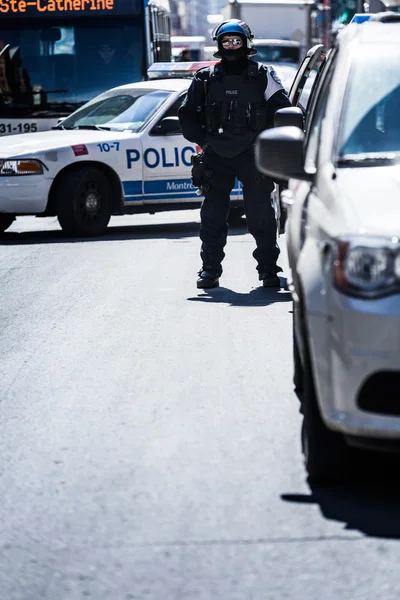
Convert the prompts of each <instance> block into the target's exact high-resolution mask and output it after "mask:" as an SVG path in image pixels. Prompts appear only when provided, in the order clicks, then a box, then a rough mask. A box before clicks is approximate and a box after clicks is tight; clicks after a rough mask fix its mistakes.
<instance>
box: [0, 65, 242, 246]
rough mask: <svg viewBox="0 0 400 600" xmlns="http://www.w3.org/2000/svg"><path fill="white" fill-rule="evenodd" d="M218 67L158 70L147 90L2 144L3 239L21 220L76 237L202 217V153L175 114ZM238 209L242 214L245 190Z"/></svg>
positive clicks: (112, 94)
mask: <svg viewBox="0 0 400 600" xmlns="http://www.w3.org/2000/svg"><path fill="white" fill-rule="evenodd" d="M208 64H212V63H204V62H201V63H198V62H197V63H194V62H193V63H166V64H163V63H156V64H155V65H153V66H152V67H151V68H150V70H149V76H150V78H151V79H150V80H149V81H141V82H138V83H133V84H129V85H124V86H120V87H117V88H113V89H111V90H108V91H107V92H105V93H103V94H101V95H99V96H97V97H96V98H94V99H92V100H91V101H90V102H88V103H87V104H85V105H84V106H83V107H81V108H80V109H79V110H77V111H75V112H74V113H73V114H71V115H70V116H69V117H67V118H66V119H64V120H63V121H62V122H61V123H60V124H59V125H58V126H57V127H56V128H55V130H51V131H46V132H40V133H29V134H22V135H15V136H9V137H3V138H1V139H0V232H4V231H5V230H6V229H7V228H8V227H9V226H10V225H11V223H12V222H13V220H14V219H15V217H18V216H20V215H36V216H42V217H47V216H57V217H58V220H59V222H60V225H61V227H62V229H63V230H64V231H65V233H67V234H68V235H72V236H97V235H101V234H103V233H104V232H105V230H106V228H107V225H108V222H109V220H110V217H111V215H120V214H134V213H144V212H146V213H155V212H158V211H165V210H180V209H188V208H198V207H199V206H200V203H201V199H202V198H201V197H200V196H199V195H198V190H197V188H195V187H193V185H192V183H191V179H190V173H191V157H192V155H193V154H194V153H196V152H198V151H199V147H196V145H195V144H192V143H190V142H187V141H186V140H185V139H184V138H183V136H182V134H181V131H180V126H179V120H178V117H177V111H178V108H179V106H180V105H181V103H182V101H183V99H184V97H185V94H186V91H187V89H188V87H189V85H190V82H191V78H192V76H193V74H194V72H195V71H197V70H198V69H199V68H201V67H203V66H206V65H208ZM231 200H232V208H233V209H234V208H235V207H236V208H238V210H239V211H242V194H241V189H240V187H239V184H238V183H237V184H236V185H235V188H234V189H233V191H232V196H231Z"/></svg>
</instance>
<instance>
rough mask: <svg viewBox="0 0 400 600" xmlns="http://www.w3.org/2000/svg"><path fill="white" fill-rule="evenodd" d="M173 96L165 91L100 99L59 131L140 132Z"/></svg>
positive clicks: (60, 126) (76, 112) (124, 93)
mask: <svg viewBox="0 0 400 600" xmlns="http://www.w3.org/2000/svg"><path fill="white" fill-rule="evenodd" d="M171 94H172V92H168V91H163V90H132V91H130V92H129V93H128V92H122V91H120V93H119V94H114V95H107V96H102V97H98V98H96V99H94V100H92V101H91V102H89V103H88V104H85V106H83V107H82V108H80V109H79V110H77V111H75V112H74V113H73V114H72V115H70V116H69V117H67V118H66V119H65V120H64V121H62V123H61V124H60V125H59V128H60V129H75V128H80V129H85V128H87V129H96V128H97V127H98V128H99V129H102V128H104V129H111V130H113V131H123V130H125V129H129V131H134V132H137V131H139V130H140V129H141V128H142V127H143V125H144V124H145V123H147V121H148V120H149V119H150V118H151V117H152V116H153V114H154V113H155V112H156V111H157V110H158V109H159V107H160V106H161V105H162V104H163V102H165V100H166V99H167V98H168V97H169V96H170V95H171Z"/></svg>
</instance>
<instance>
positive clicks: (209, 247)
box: [200, 148, 282, 274]
mask: <svg viewBox="0 0 400 600" xmlns="http://www.w3.org/2000/svg"><path fill="white" fill-rule="evenodd" d="M204 162H205V165H206V167H207V169H209V170H210V171H211V178H210V179H209V180H207V184H209V185H208V188H207V186H206V188H207V191H206V192H205V197H204V200H203V203H202V206H201V211H200V216H201V225H200V239H201V241H202V245H201V253H200V255H201V259H202V261H203V265H204V266H205V267H207V268H208V269H210V270H215V271H217V272H218V274H221V273H222V267H221V262H222V260H223V258H224V256H225V253H224V247H225V244H226V238H227V234H228V223H227V218H228V214H229V207H230V192H231V190H232V188H233V187H234V184H235V178H236V177H237V178H238V179H239V181H241V182H242V184H243V198H244V210H245V214H246V219H247V227H248V230H249V233H251V235H252V236H253V237H254V239H255V241H256V245H257V247H256V249H255V251H254V252H253V256H254V258H255V259H256V261H257V263H258V265H257V270H258V271H259V273H263V272H265V273H266V272H272V273H277V272H278V271H281V270H282V269H281V268H280V267H278V266H277V265H276V261H277V259H278V256H279V246H278V245H277V243H276V232H277V225H276V218H275V211H274V209H273V207H272V204H271V192H272V190H273V188H274V184H273V181H272V179H270V178H269V177H266V176H265V175H262V174H261V173H260V172H259V171H258V170H257V169H256V165H255V159H254V150H253V148H252V149H251V150H249V151H246V152H243V153H242V154H239V156H236V157H234V158H223V157H221V156H218V155H217V154H215V153H214V152H212V151H211V150H206V151H205V155H204Z"/></svg>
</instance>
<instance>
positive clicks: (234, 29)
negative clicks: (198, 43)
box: [212, 19, 257, 58]
mask: <svg viewBox="0 0 400 600" xmlns="http://www.w3.org/2000/svg"><path fill="white" fill-rule="evenodd" d="M234 33H237V34H238V35H240V36H241V37H243V38H245V40H246V44H247V56H254V55H255V54H257V50H256V49H255V48H254V46H253V38H254V35H253V34H252V33H251V29H250V27H249V26H248V25H247V23H245V22H244V21H241V20H240V19H229V21H224V22H223V23H221V24H220V25H218V26H217V27H216V28H215V29H214V31H213V32H212V39H213V41H214V42H218V51H217V52H215V54H214V56H215V58H220V56H221V55H220V53H219V50H220V45H219V41H220V38H221V37H222V36H223V35H228V34H234Z"/></svg>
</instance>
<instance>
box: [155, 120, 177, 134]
mask: <svg viewBox="0 0 400 600" xmlns="http://www.w3.org/2000/svg"><path fill="white" fill-rule="evenodd" d="M178 133H181V125H180V123H179V119H178V117H164V119H161V121H160V122H159V123H157V125H156V126H155V127H153V129H152V130H151V134H152V135H174V134H175V135H176V134H178Z"/></svg>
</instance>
